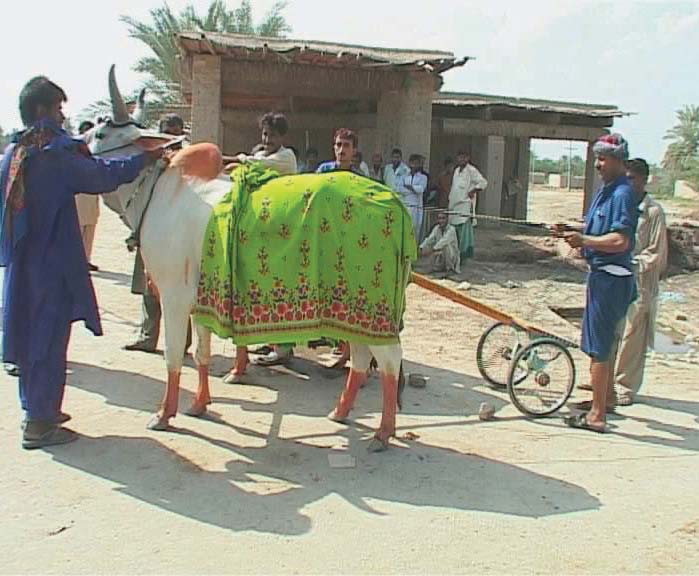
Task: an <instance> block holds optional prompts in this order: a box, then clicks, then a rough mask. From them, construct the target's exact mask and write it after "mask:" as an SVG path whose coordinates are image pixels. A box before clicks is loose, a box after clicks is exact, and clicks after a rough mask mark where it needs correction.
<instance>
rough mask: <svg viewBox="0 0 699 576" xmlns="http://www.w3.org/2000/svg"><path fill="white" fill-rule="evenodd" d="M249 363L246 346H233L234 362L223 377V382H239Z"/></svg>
mask: <svg viewBox="0 0 699 576" xmlns="http://www.w3.org/2000/svg"><path fill="white" fill-rule="evenodd" d="M248 364H250V356H249V355H248V347H247V346H236V347H235V363H234V364H233V368H231V371H230V372H229V373H228V374H226V375H225V376H224V377H223V382H224V383H225V384H240V383H241V382H242V381H243V376H244V375H245V372H246V371H247V369H248Z"/></svg>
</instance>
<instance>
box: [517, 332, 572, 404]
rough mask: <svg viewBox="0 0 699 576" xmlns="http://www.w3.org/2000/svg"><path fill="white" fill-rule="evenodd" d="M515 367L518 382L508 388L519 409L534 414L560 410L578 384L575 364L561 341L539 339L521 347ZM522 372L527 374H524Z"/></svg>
mask: <svg viewBox="0 0 699 576" xmlns="http://www.w3.org/2000/svg"><path fill="white" fill-rule="evenodd" d="M513 369H515V370H517V371H518V372H516V374H515V375H516V376H517V377H518V378H519V381H518V382H515V381H514V380H512V381H511V385H508V391H509V393H510V398H511V399H512V402H513V403H514V404H515V405H516V406H517V408H518V409H519V410H520V411H522V412H524V413H525V414H529V415H531V416H544V415H547V414H552V413H553V412H555V411H556V410H558V409H560V408H561V407H562V406H563V405H564V404H565V403H566V401H567V400H568V398H569V397H570V394H571V392H572V391H573V386H574V384H575V364H574V363H573V358H572V357H571V355H570V353H569V352H568V350H567V349H566V348H565V347H563V346H562V345H561V344H559V343H558V342H555V341H552V340H547V341H536V342H533V343H531V344H530V345H529V346H527V347H526V348H523V349H522V350H520V352H519V354H518V355H517V358H516V359H515V364H513ZM521 374H524V376H523V377H522V376H521Z"/></svg>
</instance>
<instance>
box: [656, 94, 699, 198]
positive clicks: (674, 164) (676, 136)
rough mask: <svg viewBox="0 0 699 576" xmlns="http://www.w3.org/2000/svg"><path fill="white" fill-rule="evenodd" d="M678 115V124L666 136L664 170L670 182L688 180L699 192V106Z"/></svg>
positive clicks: (686, 108)
mask: <svg viewBox="0 0 699 576" xmlns="http://www.w3.org/2000/svg"><path fill="white" fill-rule="evenodd" d="M676 115H677V123H676V124H675V125H674V126H673V127H672V128H670V129H669V130H668V131H667V133H666V134H665V140H668V141H669V144H668V146H667V149H666V150H665V156H664V157H663V168H664V169H665V170H666V171H667V173H668V180H671V181H672V182H674V181H675V180H687V181H688V182H689V183H690V184H691V185H692V187H693V188H695V189H696V190H699V106H693V105H687V106H684V107H683V108H681V109H680V110H678V111H677V112H676Z"/></svg>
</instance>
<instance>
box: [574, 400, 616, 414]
mask: <svg viewBox="0 0 699 576" xmlns="http://www.w3.org/2000/svg"><path fill="white" fill-rule="evenodd" d="M571 406H573V408H577V409H578V410H584V411H585V412H589V411H590V410H592V400H583V401H582V402H574V403H573V404H571ZM606 410H607V413H608V414H614V413H615V412H616V404H612V405H611V406H607V408H606Z"/></svg>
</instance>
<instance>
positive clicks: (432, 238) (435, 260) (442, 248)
mask: <svg viewBox="0 0 699 576" xmlns="http://www.w3.org/2000/svg"><path fill="white" fill-rule="evenodd" d="M420 256H428V257H429V258H430V272H447V273H454V274H461V261H460V254H459V240H458V238H457V236H456V228H454V226H453V225H451V224H449V217H448V216H447V213H446V211H445V210H440V211H439V212H438V213H437V225H436V226H435V227H434V228H433V229H432V233H431V234H430V235H429V236H428V237H427V238H425V240H424V242H423V243H422V244H420Z"/></svg>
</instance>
